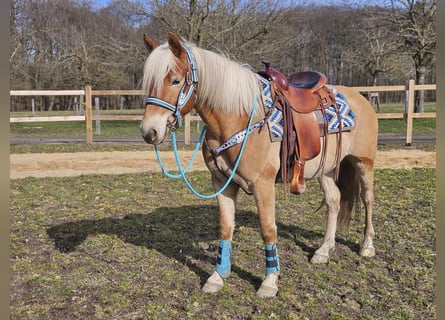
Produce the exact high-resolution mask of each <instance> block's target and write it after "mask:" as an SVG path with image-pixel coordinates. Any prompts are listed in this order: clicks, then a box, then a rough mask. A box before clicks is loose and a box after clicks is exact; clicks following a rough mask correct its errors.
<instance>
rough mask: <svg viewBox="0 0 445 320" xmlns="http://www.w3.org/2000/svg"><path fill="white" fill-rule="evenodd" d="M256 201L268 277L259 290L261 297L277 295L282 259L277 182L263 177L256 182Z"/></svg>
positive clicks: (258, 293)
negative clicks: (278, 222)
mask: <svg viewBox="0 0 445 320" xmlns="http://www.w3.org/2000/svg"><path fill="white" fill-rule="evenodd" d="M254 195H255V201H256V205H257V208H258V216H259V220H260V228H261V235H262V237H263V240H264V244H265V260H266V272H265V273H266V278H265V279H264V281H263V282H262V283H261V286H260V288H259V289H258V291H257V296H258V297H260V298H269V297H275V296H276V295H277V293H278V277H279V274H280V261H279V258H278V249H277V226H276V223H275V182H274V181H273V180H270V179H264V180H263V181H262V179H261V178H260V179H259V181H257V183H256V184H255V189H254Z"/></svg>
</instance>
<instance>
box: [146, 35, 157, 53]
mask: <svg viewBox="0 0 445 320" xmlns="http://www.w3.org/2000/svg"><path fill="white" fill-rule="evenodd" d="M144 45H145V48H147V50H148V52H152V51H153V50H154V49H156V47H157V46H158V43H157V42H156V41H154V40H153V39H152V38H150V36H149V35H148V34H146V33H144Z"/></svg>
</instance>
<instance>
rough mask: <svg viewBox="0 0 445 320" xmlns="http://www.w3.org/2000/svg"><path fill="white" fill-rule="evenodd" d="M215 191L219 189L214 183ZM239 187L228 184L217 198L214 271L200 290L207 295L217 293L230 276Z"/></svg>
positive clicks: (217, 184)
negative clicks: (217, 227) (216, 241)
mask: <svg viewBox="0 0 445 320" xmlns="http://www.w3.org/2000/svg"><path fill="white" fill-rule="evenodd" d="M214 186H215V190H219V188H220V187H221V186H220V184H219V183H217V182H216V181H214ZM238 190H239V186H238V185H236V184H233V183H232V184H230V185H229V186H228V187H227V189H226V190H225V191H224V192H223V193H221V194H220V195H219V196H218V197H217V200H218V208H219V233H220V241H219V246H218V255H217V259H216V270H215V271H214V272H213V274H212V275H211V276H210V277H209V278H208V279H207V281H206V283H205V284H204V286H203V287H202V290H203V291H204V292H207V293H214V292H218V291H219V290H221V289H222V287H223V286H224V281H223V279H225V278H228V277H229V276H230V271H231V261H230V256H231V253H232V236H233V231H234V229H235V207H236V197H237V194H238Z"/></svg>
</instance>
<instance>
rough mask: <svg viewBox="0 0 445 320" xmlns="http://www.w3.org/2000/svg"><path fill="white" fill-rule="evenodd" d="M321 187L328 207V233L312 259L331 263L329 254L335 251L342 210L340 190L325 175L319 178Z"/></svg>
mask: <svg viewBox="0 0 445 320" xmlns="http://www.w3.org/2000/svg"><path fill="white" fill-rule="evenodd" d="M319 182H320V185H321V187H322V189H323V193H324V201H325V203H326V205H327V207H328V210H327V221H326V232H325V236H324V240H323V244H322V245H321V246H320V248H318V249H317V250H316V251H315V254H314V256H313V257H312V259H311V262H312V263H327V262H329V252H331V251H333V250H334V249H335V232H336V230H337V218H338V212H339V210H340V198H341V195H340V190H339V189H338V187H337V185H336V183H335V181H334V179H333V178H332V177H330V176H327V175H324V176H321V177H320V178H319Z"/></svg>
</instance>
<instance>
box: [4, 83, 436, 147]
mask: <svg viewBox="0 0 445 320" xmlns="http://www.w3.org/2000/svg"><path fill="white" fill-rule="evenodd" d="M353 88H354V89H355V90H357V91H359V92H362V93H367V94H368V95H370V94H371V93H373V94H375V93H377V92H385V91H405V92H406V102H405V112H404V113H378V114H377V118H378V119H405V120H406V136H405V143H406V144H407V145H410V144H411V143H412V137H413V119H415V118H435V117H436V112H424V113H414V93H415V91H418V90H436V85H435V84H428V85H416V84H415V83H414V80H410V81H409V82H408V85H406V86H404V85H400V86H371V87H353ZM10 95H11V96H81V97H82V96H83V97H84V98H85V115H83V116H50V117H41V116H37V117H35V116H33V117H11V118H10V122H46V121H85V123H86V143H87V144H92V143H93V120H141V119H142V115H137V116H136V115H100V114H95V115H93V96H94V97H98V96H111V95H140V96H143V95H145V93H144V91H142V90H92V89H91V86H85V89H84V90H12V91H10ZM370 96H375V95H370ZM200 120H201V118H200V117H199V116H191V115H186V116H185V119H184V131H185V143H186V144H190V142H191V135H190V128H191V121H200Z"/></svg>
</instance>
